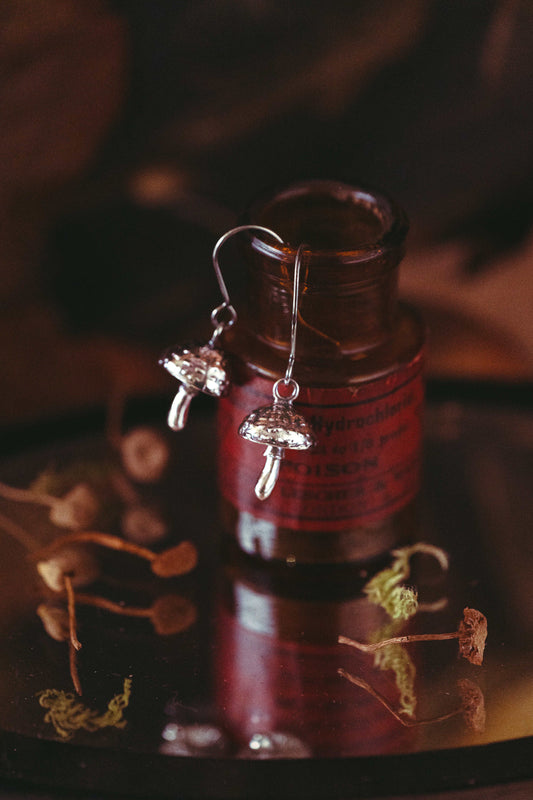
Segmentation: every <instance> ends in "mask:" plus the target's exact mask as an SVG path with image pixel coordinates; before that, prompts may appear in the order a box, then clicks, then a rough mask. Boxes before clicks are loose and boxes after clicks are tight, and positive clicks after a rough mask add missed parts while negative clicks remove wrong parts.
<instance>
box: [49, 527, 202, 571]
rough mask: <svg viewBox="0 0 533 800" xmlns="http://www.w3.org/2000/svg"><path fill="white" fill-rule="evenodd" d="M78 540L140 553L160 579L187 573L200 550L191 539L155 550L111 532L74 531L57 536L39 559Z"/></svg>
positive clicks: (193, 565) (112, 548)
mask: <svg viewBox="0 0 533 800" xmlns="http://www.w3.org/2000/svg"><path fill="white" fill-rule="evenodd" d="M79 542H91V543H93V544H97V545H100V546H102V547H109V548H110V549H111V550H118V551H122V552H126V553H130V554H131V555H134V556H138V557H139V558H143V559H145V561H148V562H149V563H150V568H151V570H152V572H153V573H154V575H158V576H159V577H160V578H173V577H176V576H177V575H185V574H186V573H187V572H190V571H191V570H192V569H194V567H195V566H196V563H197V560H198V553H197V550H196V547H195V546H194V544H193V543H192V542H189V541H187V540H185V541H183V542H180V543H179V544H177V545H174V546H173V547H169V548H167V549H166V550H162V551H161V552H160V553H154V551H153V550H149V549H148V548H147V547H141V545H138V544H135V543H134V542H129V541H128V540H127V539H121V538H120V536H114V535H113V534H111V533H100V532H98V531H74V532H73V533H70V534H68V535H67V536H61V537H60V538H59V539H55V540H54V541H53V542H51V543H50V544H49V545H48V546H47V547H45V548H43V550H41V551H40V552H39V553H37V558H40V559H43V558H49V557H50V556H52V555H54V554H55V553H57V552H59V551H61V549H62V548H63V547H65V546H67V545H71V544H73V543H79Z"/></svg>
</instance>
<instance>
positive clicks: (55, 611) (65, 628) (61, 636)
mask: <svg viewBox="0 0 533 800" xmlns="http://www.w3.org/2000/svg"><path fill="white" fill-rule="evenodd" d="M37 614H38V615H39V617H40V618H41V621H42V623H43V626H44V629H45V631H46V633H47V634H48V635H49V636H51V637H52V639H55V640H56V642H66V641H67V640H68V639H69V636H70V629H69V619H68V612H67V610H66V609H65V608H62V607H61V606H54V605H52V604H51V603H41V605H40V606H38V608H37Z"/></svg>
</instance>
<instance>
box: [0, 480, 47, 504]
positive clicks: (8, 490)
mask: <svg viewBox="0 0 533 800" xmlns="http://www.w3.org/2000/svg"><path fill="white" fill-rule="evenodd" d="M0 496H1V497H5V498H6V500H16V501H17V502H20V503H38V504H40V505H43V506H48V507H49V508H53V507H54V506H57V505H58V504H61V498H59V497H53V496H52V495H50V494H44V493H43V494H41V493H38V492H33V491H32V490H31V489H19V488H17V487H15V486H8V485H7V483H0Z"/></svg>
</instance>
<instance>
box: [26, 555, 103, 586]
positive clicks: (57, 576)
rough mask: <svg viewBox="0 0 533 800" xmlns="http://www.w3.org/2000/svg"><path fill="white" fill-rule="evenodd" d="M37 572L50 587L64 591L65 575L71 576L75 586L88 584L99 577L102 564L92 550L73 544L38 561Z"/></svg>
mask: <svg viewBox="0 0 533 800" xmlns="http://www.w3.org/2000/svg"><path fill="white" fill-rule="evenodd" d="M37 572H38V573H39V575H40V576H41V578H42V579H43V581H44V582H45V584H46V585H47V586H48V588H49V589H51V590H52V591H53V592H63V591H64V589H65V575H69V576H70V578H71V579H72V585H73V586H75V587H78V586H88V585H89V584H91V583H93V582H94V581H95V580H96V579H97V578H98V576H99V574H100V566H99V564H98V561H97V560H96V558H95V557H94V555H93V553H92V551H91V550H89V549H88V548H87V547H83V546H80V545H79V544H72V545H69V546H65V547H62V548H61V549H59V550H58V551H57V552H54V553H52V554H51V555H50V556H48V557H47V558H45V559H43V560H41V561H38V562H37Z"/></svg>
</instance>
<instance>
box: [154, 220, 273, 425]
mask: <svg viewBox="0 0 533 800" xmlns="http://www.w3.org/2000/svg"><path fill="white" fill-rule="evenodd" d="M250 229H252V230H258V231H262V232H263V233H267V234H269V235H270V236H272V237H273V238H274V239H276V241H277V242H279V243H281V244H283V240H282V239H281V238H280V237H279V236H278V234H277V233H274V231H271V230H270V228H264V227H263V226H262V225H239V226H238V227H236V228H232V229H231V230H230V231H228V232H227V233H225V234H224V235H223V236H221V237H220V239H219V240H218V241H217V243H216V244H215V247H214V249H213V268H214V270H215V275H216V278H217V281H218V285H219V288H220V292H221V294H222V298H223V302H222V304H221V305H219V306H217V307H216V308H214V309H213V311H212V312H211V323H212V325H213V328H214V331H213V335H212V336H211V338H210V340H209V341H208V342H207V344H188V345H184V346H179V345H178V346H176V347H174V348H171V349H169V350H167V351H166V352H165V353H164V354H163V355H162V357H161V358H160V359H159V364H160V365H161V366H162V367H164V368H165V369H166V370H167V371H168V372H169V373H170V374H171V375H172V376H173V377H174V378H176V379H177V380H178V381H179V382H180V388H179V389H178V392H177V393H176V396H175V397H174V400H173V401H172V405H171V407H170V411H169V414H168V418H167V422H168V425H169V427H170V428H172V430H174V431H180V430H182V429H183V428H184V427H185V424H186V422H187V417H188V414H189V406H190V404H191V400H192V399H193V397H195V395H197V394H198V393H199V392H203V393H204V394H208V395H211V396H212V397H222V395H223V394H225V393H226V391H227V390H228V388H229V384H230V378H229V373H228V367H227V362H226V359H225V357H224V354H223V353H222V352H221V351H220V350H218V349H217V348H216V346H215V345H216V342H217V340H218V339H219V337H220V336H221V334H222V333H223V332H224V331H225V330H226V329H227V328H230V327H231V326H232V325H233V324H234V323H235V321H236V319H237V312H236V311H235V308H234V307H233V306H232V305H231V302H230V298H229V293H228V289H227V287H226V284H225V282H224V278H223V277H222V271H221V269H220V264H219V263H218V253H219V251H220V248H221V247H222V245H223V244H224V242H226V241H227V240H228V239H229V238H230V237H231V236H234V235H235V234H236V233H240V232H241V231H245V230H250Z"/></svg>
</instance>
